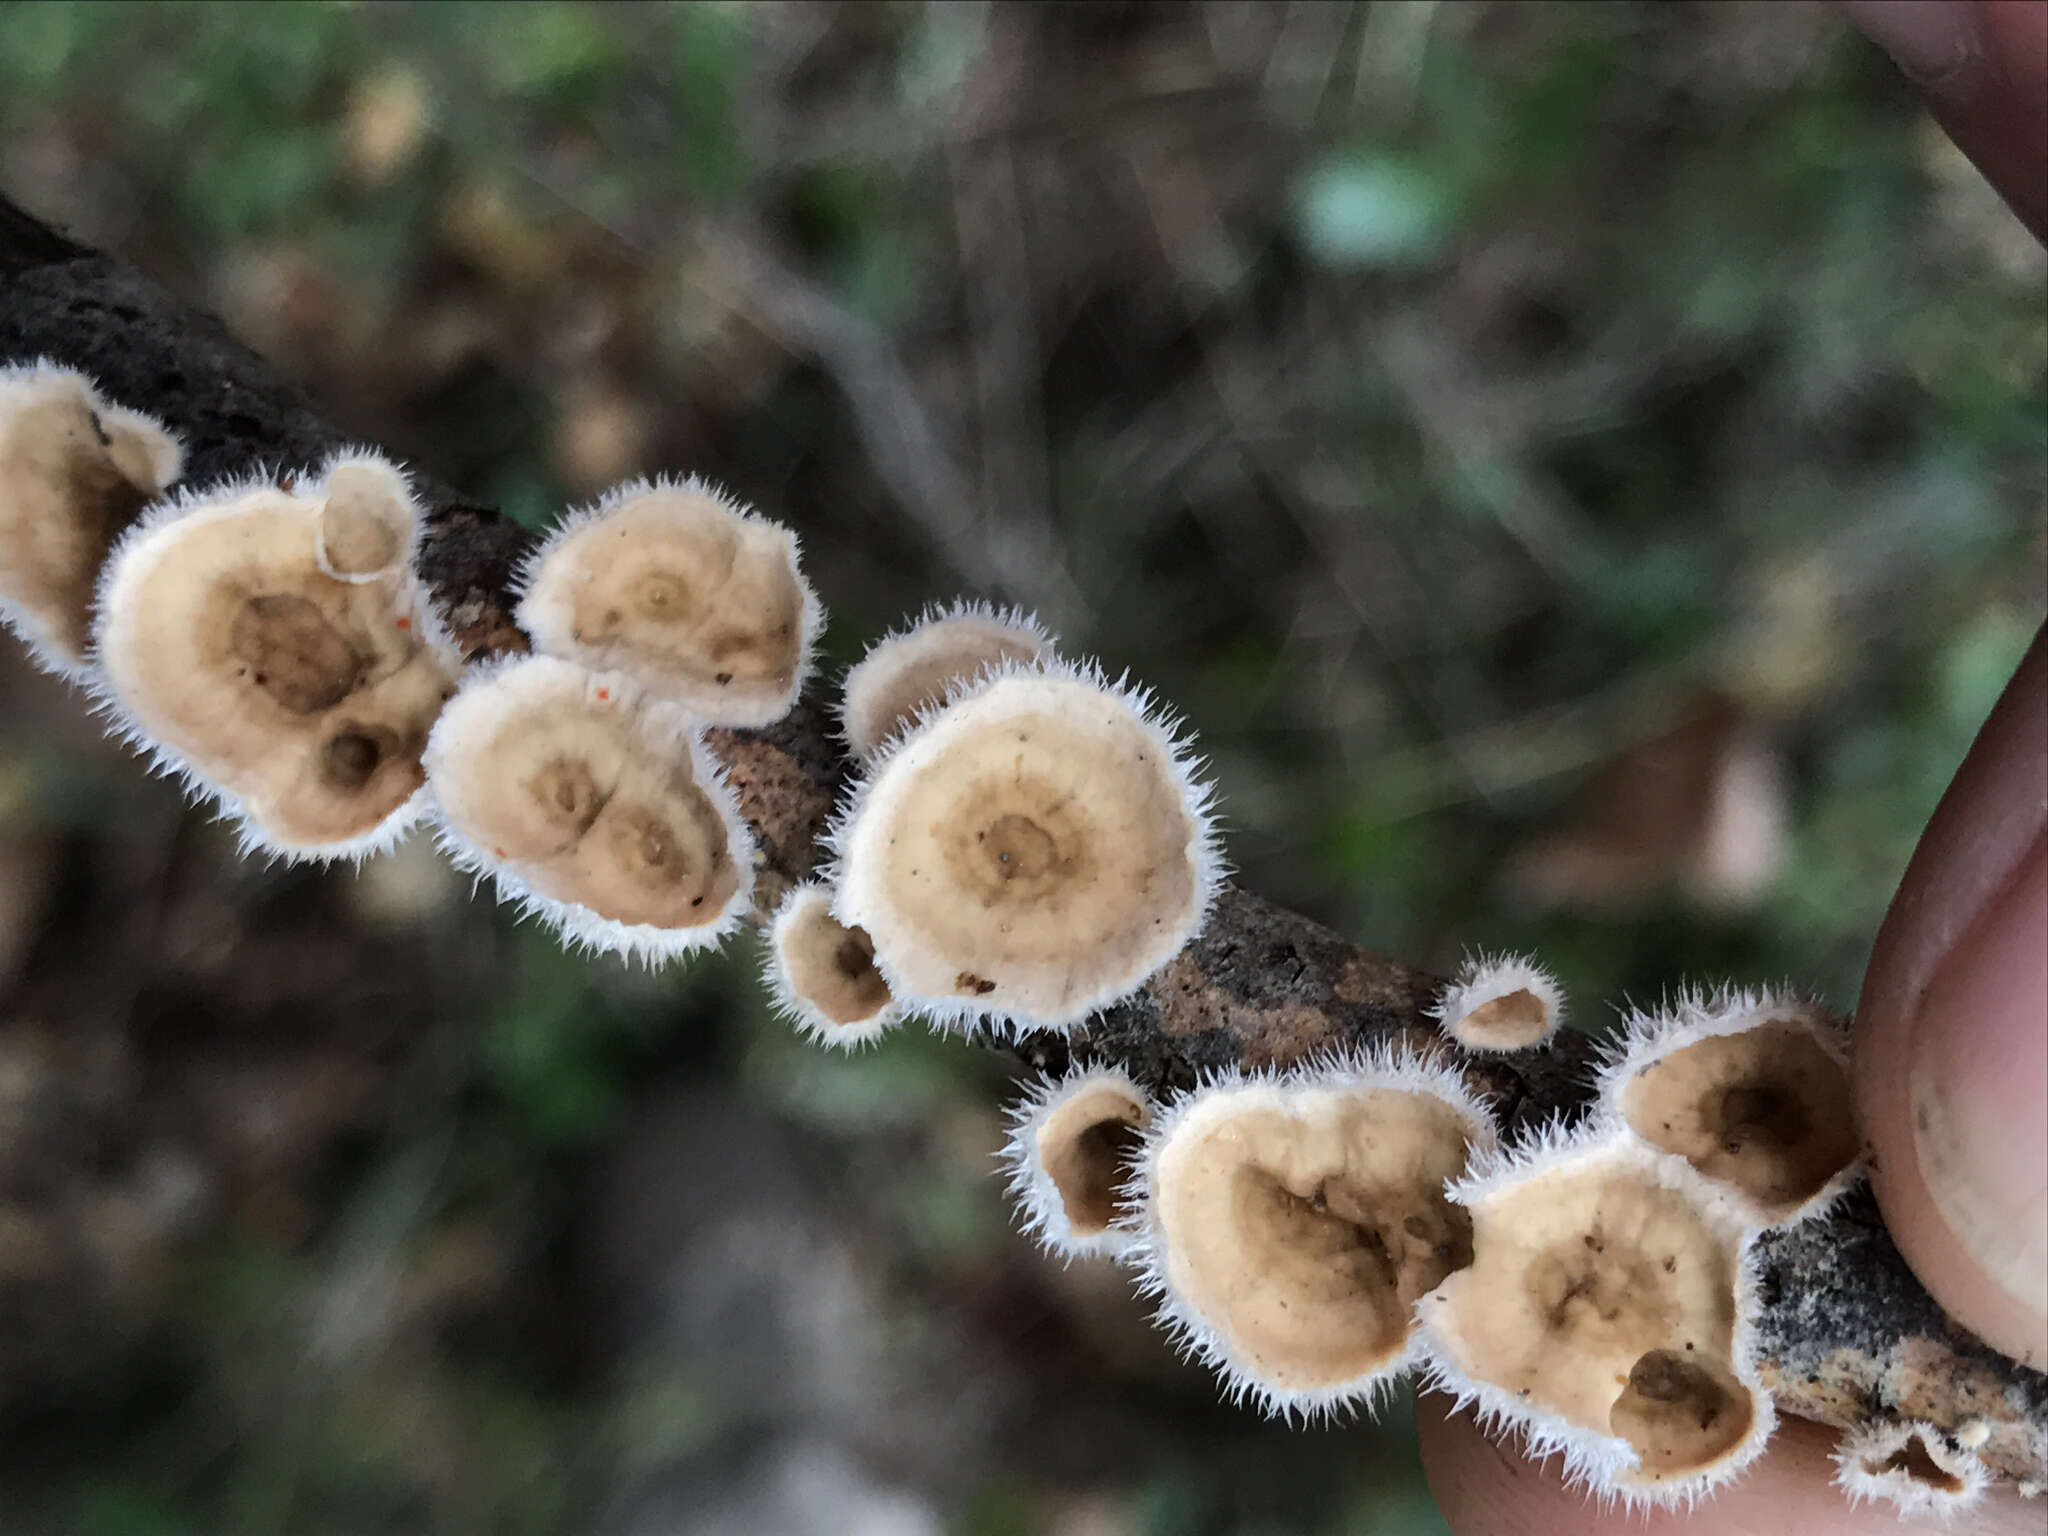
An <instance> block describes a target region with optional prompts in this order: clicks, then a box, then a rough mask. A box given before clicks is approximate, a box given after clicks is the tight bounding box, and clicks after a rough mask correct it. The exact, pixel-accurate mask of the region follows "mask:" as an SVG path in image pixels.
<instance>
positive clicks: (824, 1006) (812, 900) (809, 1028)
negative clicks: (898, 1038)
mask: <svg viewBox="0 0 2048 1536" xmlns="http://www.w3.org/2000/svg"><path fill="white" fill-rule="evenodd" d="M766 974H767V979H768V989H769V993H770V995H771V996H772V997H773V998H774V999H775V1006H776V1009H777V1011H778V1012H780V1013H781V1014H783V1016H784V1017H786V1018H788V1019H789V1020H790V1022H792V1023H793V1024H795V1025H796V1027H797V1028H798V1029H799V1030H801V1031H802V1032H803V1033H804V1034H806V1035H808V1036H810V1037H811V1038H812V1039H813V1040H816V1041H818V1042H819V1043H820V1044H823V1045H836V1046H839V1047H840V1048H841V1049H844V1050H851V1049H852V1048H853V1047H854V1046H857V1045H869V1044H872V1043H873V1042H874V1041H876V1040H879V1039H880V1038H881V1037H882V1036H883V1035H884V1034H885V1033H887V1032H888V1031H889V1030H890V1029H893V1028H894V1027H895V1026H896V1024H897V1023H898V1022H900V1020H901V1019H902V1012H901V1010H899V1009H898V1008H897V1006H896V999H895V998H893V997H891V996H890V995H889V984H888V983H887V982H886V981H884V980H883V979H882V973H881V972H880V971H878V970H876V969H875V946H874V945H873V944H872V943H870V942H869V941H868V936H867V935H866V934H865V933H863V932H861V930H860V929H858V928H848V927H845V926H844V925H842V924H841V923H840V922H839V921H838V920H837V919H835V918H834V917H833V916H832V890H831V887H829V886H826V885H823V884H820V883H818V882H815V881H813V882H812V883H810V884H808V885H800V886H797V887H796V888H795V889H794V890H792V891H791V892H790V893H789V895H788V896H786V897H784V898H783V902H782V905H781V906H780V907H779V908H777V909H776V912H775V921H774V922H773V923H771V924H770V925H769V927H768V955H767V967H766Z"/></svg>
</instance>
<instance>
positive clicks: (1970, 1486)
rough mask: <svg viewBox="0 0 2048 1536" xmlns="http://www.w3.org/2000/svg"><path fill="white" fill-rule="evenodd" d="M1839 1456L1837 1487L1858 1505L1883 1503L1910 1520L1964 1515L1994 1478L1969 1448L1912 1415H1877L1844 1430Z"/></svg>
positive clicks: (1836, 1453) (1836, 1451) (1837, 1446)
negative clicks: (1901, 1418)
mask: <svg viewBox="0 0 2048 1536" xmlns="http://www.w3.org/2000/svg"><path fill="white" fill-rule="evenodd" d="M1834 1460H1835V1486H1836V1487H1837V1488H1839V1489H1841V1490H1842V1492H1843V1493H1844V1494H1846V1495H1847V1496H1848V1499H1849V1502H1850V1503H1851V1504H1852V1505H1854V1504H1862V1503H1863V1502H1865V1501H1866V1500H1869V1501H1871V1502H1878V1501H1882V1502H1884V1503H1887V1504H1890V1505H1892V1506H1893V1507H1894V1508H1895V1509H1897V1510H1898V1512H1899V1514H1900V1516H1901V1517H1905V1518H1911V1517H1914V1516H1921V1515H1932V1516H1934V1517H1935V1518H1936V1519H1948V1518H1950V1517H1951V1516H1954V1515H1957V1514H1960V1513H1962V1511H1964V1510H1966V1509H1968V1508H1969V1507H1970V1506H1971V1505H1973V1504H1975V1503H1976V1502H1977V1501H1978V1500H1979V1499H1981V1498H1982V1497H1983V1496H1984V1490H1985V1489H1986V1488H1987V1487H1988V1486H1989V1485H1990V1481H1991V1478H1990V1474H1989V1473H1988V1472H1986V1470H1985V1468H1984V1463H1983V1462H1982V1461H1980V1460H1978V1458H1977V1457H1976V1456H1975V1455H1973V1454H1972V1453H1971V1452H1970V1451H1969V1450H1968V1449H1967V1448H1965V1447H1963V1446H1961V1445H1960V1444H1957V1443H1955V1442H1952V1441H1950V1439H1949V1438H1948V1436H1946V1435H1944V1434H1943V1433H1942V1432H1941V1431H1940V1430H1938V1429H1936V1428H1935V1427H1934V1426H1933V1425H1932V1424H1923V1423H1919V1422H1917V1421H1915V1420H1910V1419H1909V1420H1905V1421H1902V1422H1900V1421H1893V1420H1889V1419H1871V1420H1868V1421H1867V1422H1865V1423H1862V1424H1859V1425H1857V1426H1856V1427H1855V1428H1854V1429H1851V1430H1846V1431H1844V1432H1843V1435H1842V1438H1841V1441H1840V1442H1839V1443H1838V1444H1837V1445H1836V1447H1835V1456H1834Z"/></svg>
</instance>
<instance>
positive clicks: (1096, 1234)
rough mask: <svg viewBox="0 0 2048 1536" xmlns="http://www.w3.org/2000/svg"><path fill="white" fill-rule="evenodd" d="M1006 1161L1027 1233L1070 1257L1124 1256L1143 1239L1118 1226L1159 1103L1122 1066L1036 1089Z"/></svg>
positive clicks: (1023, 1104) (1020, 1112) (1020, 1114)
mask: <svg viewBox="0 0 2048 1536" xmlns="http://www.w3.org/2000/svg"><path fill="white" fill-rule="evenodd" d="M1009 1119H1010V1135H1009V1139H1008V1141H1007V1142H1005V1143H1004V1146H1003V1150H1002V1153H1001V1157H1002V1160H1003V1163H1004V1165H1005V1166H1006V1167H1007V1168H1008V1169H1009V1183H1010V1195H1011V1197H1012V1198H1013V1199H1014V1200H1015V1201H1016V1202H1017V1209H1018V1214H1019V1215H1020V1216H1021V1217H1022V1218H1023V1227H1024V1231H1025V1232H1026V1233H1027V1234H1028V1235H1029V1236H1031V1237H1032V1238H1034V1239H1036V1240H1037V1241H1038V1243H1039V1244H1040V1245H1041V1246H1042V1247H1044V1248H1045V1249H1046V1250H1047V1251H1049V1252H1051V1253H1056V1254H1059V1255H1061V1256H1062V1257H1065V1258H1076V1257H1092V1256H1094V1255H1097V1254H1114V1253H1121V1252H1123V1251H1124V1250H1125V1249H1126V1248H1128V1247H1129V1246H1130V1245H1131V1242H1132V1240H1133V1238H1134V1236H1135V1234H1134V1233H1133V1232H1132V1231H1131V1230H1130V1229H1129V1228H1128V1227H1127V1226H1124V1225H1121V1224H1120V1223H1119V1221H1118V1217H1119V1215H1120V1214H1121V1207H1122V1205H1123V1204H1124V1190H1125V1187H1126V1186H1127V1185H1129V1184H1130V1183H1131V1182H1132V1175H1133V1174H1134V1173H1135V1172H1136V1168H1137V1158H1138V1153H1139V1149H1140V1147H1141V1146H1142V1145H1143V1139H1144V1133H1145V1128H1146V1127H1147V1126H1148V1125H1150V1124H1151V1123H1152V1099H1151V1095H1149V1094H1147V1093H1146V1092H1145V1090H1144V1089H1142V1088H1140V1087H1139V1086H1138V1085H1137V1084H1136V1083H1134V1082H1132V1081H1131V1079H1130V1077H1129V1076H1128V1075H1127V1074H1125V1073H1123V1072H1121V1071H1118V1070H1117V1069H1116V1068H1114V1067H1091V1068H1085V1069H1081V1070H1078V1071H1073V1072H1069V1073H1068V1074H1067V1075H1066V1076H1065V1077H1058V1078H1045V1079H1043V1080H1041V1081H1040V1082H1038V1083H1037V1084H1035V1085H1034V1086H1033V1087H1032V1088H1031V1089H1030V1090H1029V1091H1028V1092H1027V1093H1026V1094H1025V1095H1024V1098H1023V1099H1022V1100H1021V1101H1020V1102H1018V1103H1017V1104H1016V1105H1015V1106H1013V1107H1012V1108H1011V1110H1010V1116H1009Z"/></svg>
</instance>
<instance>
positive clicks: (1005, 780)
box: [828, 660, 1222, 1029]
mask: <svg viewBox="0 0 2048 1536" xmlns="http://www.w3.org/2000/svg"><path fill="white" fill-rule="evenodd" d="M949 698H950V702H949V703H948V704H947V705H946V707H945V708H944V709H943V710H940V711H938V712H936V713H932V714H928V715H927V716H926V717H925V718H924V719H923V721H922V723H920V724H919V725H918V726H917V727H916V729H914V730H913V731H911V732H909V733H907V734H905V735H902V736H898V737H896V738H895V739H894V740H893V741H891V742H890V743H889V744H888V745H887V746H886V747H885V748H884V749H883V750H882V751H880V752H878V753H877V754H875V756H874V757H873V758H872V759H871V760H870V761H869V763H868V765H867V771H866V774H865V776H864V777H863V778H862V779H861V780H860V782H859V783H858V784H857V785H856V786H855V788H854V790H853V793H852V795H851V797H850V798H849V800H848V802H847V803H846V805H845V806H844V807H842V809H841V811H840V813H839V815H838V816H837V817H836V818H835V820H834V822H833V825H832V828H831V830H830V832H829V833H828V838H829V840H830V843H831V846H832V849H833V852H834V854H835V855H836V860H837V862H836V868H837V872H838V877H837V879H838V895H837V896H836V897H835V898H834V900H833V904H832V914H833V916H835V917H837V918H838V919H839V920H840V921H841V922H842V923H847V924H858V925H859V926H860V927H862V928H864V929H866V930H867V933H868V936H869V937H870V938H872V939H873V940H874V943H875V963H876V964H877V965H879V966H880V967H881V968H882V974H883V975H884V976H885V977H887V978H888V981H889V990H890V991H892V992H894V993H895V994H896V997H897V999H898V1000H899V1001H900V1002H902V1003H903V1005H904V1006H905V1007H906V1008H911V1009H915V1010H918V1011H921V1012H923V1013H925V1014H927V1015H928V1016H930V1017H931V1018H932V1019H933V1020H934V1021H936V1022H941V1023H945V1022H963V1021H969V1020H977V1019H979V1020H987V1021H990V1022H994V1023H998V1024H1004V1025H1008V1026H1010V1027H1013V1028H1030V1029H1064V1028H1068V1027H1070V1026H1071V1025H1073V1024H1075V1023H1078V1022H1079V1021H1080V1020H1082V1019H1085V1018H1086V1017H1088V1015H1089V1014H1091V1013H1093V1012H1095V1011H1096V1010H1097V1009H1099V1008H1103V1007H1106V1006H1108V1005H1109V1004H1110V1003H1113V1002H1115V1001H1117V999H1119V998H1122V997H1125V996H1128V995H1129V994H1130V993H1131V992H1133V991H1135V990H1136V989H1137V988H1138V987H1140V986H1142V985H1143V984H1144V982H1145V980H1146V978H1147V977H1149V976H1151V974H1152V973H1153V972H1154V971H1156V970H1158V969H1159V967H1160V966H1162V965H1164V964H1165V963H1166V962H1167V961H1168V960H1170V959H1172V958H1173V956H1174V955H1175V954H1176V953H1178V952H1179V950H1180V948H1181V947H1182V946H1183V945H1184V944H1186V943H1187V942H1188V941H1189V940H1190V939H1191V938H1193V937H1194V936H1195V934H1196V933H1197V932H1198V931H1199V930H1200V928H1201V925H1202V922H1203V920H1204V919H1205V918H1206V917H1207V916H1208V913H1209V907H1210V904H1211V902H1212V900H1213V899H1214V896H1215V891H1216V887H1217V885H1218V883H1219V882H1220V880H1221V878H1222V869H1221V859H1220V857H1219V855H1218V852H1217V847H1216V834H1215V829H1214V824H1213V820H1212V817H1211V814H1210V808H1209V801H1210V790H1209V787H1208V786H1207V785H1206V784H1203V783H1200V782H1198V781H1197V780H1196V779H1195V777H1194V764H1193V763H1192V762H1191V761H1190V760H1189V757H1188V754H1187V749H1186V747H1185V746H1184V745H1183V744H1182V743H1181V742H1180V741H1178V740H1177V739H1176V738H1175V736H1174V734H1173V731H1172V729H1171V727H1170V726H1169V725H1168V724H1166V723H1165V722H1163V721H1162V720H1161V719H1160V718H1159V717H1158V716H1157V715H1156V714H1155V713H1154V712H1153V711H1152V709H1151V707H1150V702H1149V700H1148V699H1147V697H1146V696H1145V695H1144V694H1143V693H1141V692H1139V691H1137V690H1135V689H1133V688H1131V687H1128V686H1126V685H1124V684H1121V683H1119V684H1111V683H1109V682H1107V681H1106V680H1105V679H1104V678H1103V677H1102V674H1101V673H1100V671H1099V670H1096V669H1092V668H1091V669H1088V670H1083V669H1081V668H1078V667H1074V666H1072V665H1069V664H1068V663H1065V662H1061V661H1057V660H1048V661H1046V662H1044V663H1042V664H1040V665H1038V666H1036V667H1019V666H1017V665H1016V664H1014V663H1006V664H1005V665H1004V667H1003V668H1001V669H1000V670H997V671H994V672H987V673H983V674H982V676H981V677H979V678H978V679H976V680H975V681H973V682H971V683H967V684H963V685H960V686H958V687H956V688H955V690H954V691H953V693H952V694H951V695H949Z"/></svg>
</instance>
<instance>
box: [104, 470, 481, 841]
mask: <svg viewBox="0 0 2048 1536" xmlns="http://www.w3.org/2000/svg"><path fill="white" fill-rule="evenodd" d="M337 499H338V500H340V501H342V502H343V503H345V504H348V505H353V504H355V503H357V502H362V501H368V502H372V503H376V504H378V505H379V508H380V515H381V516H383V517H385V518H387V519H390V520H394V521H403V522H405V523H406V524H407V525H408V526H410V524H412V523H413V522H416V520H417V509H416V508H415V507H414V505H413V502H412V497H411V493H410V491H409V490H408V488H407V485H406V481H405V478H404V476H403V475H401V474H400V473H399V472H398V471H397V470H395V469H393V468H391V467H390V466H389V465H388V464H386V463H385V462H384V461H382V460H380V459H377V458H375V457H374V456H372V455H368V454H345V455H342V456H340V457H338V458H336V459H334V460H332V461H331V462H330V463H329V464H328V465H327V466H326V467H325V468H324V469H323V470H322V472H321V474H320V476H319V478H317V479H316V480H314V481H312V482H310V483H302V484H301V485H300V486H298V487H297V488H296V489H293V490H286V489H284V488H283V487H281V486H278V485H275V484H272V483H270V482H269V481H267V480H253V481H242V482H236V483H231V484H228V485H224V486H220V487H217V488H215V489H213V490H209V491H205V492H202V493H197V494H188V495H184V496H180V497H178V498H177V499H176V500H174V501H171V502H165V503H159V504H158V505H157V506H156V507H155V508H153V509H152V510H151V511H150V512H149V513H148V514H147V515H146V516H145V517H144V518H143V520H142V521H141V522H139V523H137V524H136V525H135V526H134V527H133V528H132V529H130V530H129V532H128V533H127V535H126V536H124V537H123V538H122V539H121V541H120V543H119V544H118V545H116V547H115V549H114V552H113V554H112V555H111V556H109V558H108V560H107V564H106V569H105V570H104V571H103V572H102V574H101V579H100V588H99V609H98V616H97V624H96V634H95V640H96V658H97V660H98V662H99V664H100V668H101V671H102V673H103V674H104V675H103V679H102V682H101V687H102V690H103V694H104V701H105V703H106V704H107V706H108V708H109V710H110V712H111V713H112V714H113V715H114V717H115V718H116V719H117V720H118V721H119V722H120V724H121V725H122V726H123V727H124V728H125V731H126V734H127V735H128V736H129V737H131V738H132V739H133V740H135V741H136V742H137V743H139V744H140V745H142V746H144V747H147V748H149V749H151V750H152V751H153V752H154V754H155V757H156V761H157V763H158V765H159V766H160V767H164V768H167V769H169V770H172V771H175V772H178V773H180V774H182V775H183V776H184V778H185V779H186V781H187V783H188V785H191V786H193V787H196V788H201V789H205V790H210V791H212V792H213V793H214V794H216V795H217V796H218V797H219V798H220V799H221V801H222V802H223V804H224V805H225V806H226V807H227V808H228V809H229V810H230V811H232V812H235V813H237V814H238V815H239V816H240V818H241V821H242V826H243V837H244V840H245V842H246V843H247V844H248V845H250V846H253V847H260V848H264V849H267V850H269V851H271V852H273V853H275V854H278V855H280V856H282V857H285V858H289V859H321V858H336V857H360V856H361V855H363V854H366V853H370V852H373V851H375V850H376V849H378V848H381V847H385V846H388V845H389V844H390V843H391V842H393V841H394V840H396V838H397V837H398V836H400V835H401V834H402V833H403V832H404V831H405V829H406V828H407V827H408V826H409V825H410V824H411V823H412V821H413V820H414V819H415V817H416V815H417V813H418V811H419V810H420V809H421V808H422V797H421V795H420V790H421V787H422V784H423V783H424V779H425V773H424V770H423V769H422V768H421V766H420V753H421V750H422V749H423V748H424V747H425V745H426V740H427V732H428V731H429V729H430V728H431V727H432V725H433V723H434V720H435V717H436V716H437V715H439V714H440V712H441V706H442V704H443V702H444V701H445V700H446V699H447V697H448V695H449V694H450V693H451V692H453V690H454V677H455V670H456V659H455V656H454V654H453V652H452V650H451V648H450V647H449V645H448V643H447V641H446V640H445V638H444V637H443V636H442V633H441V628H440V624H439V621H438V619H437V618H436V616H435V613H434V609H433V605H432V603H431V602H430V601H429V600H428V598H427V596H426V593H425V592H424V590H423V589H422V587H421V585H420V583H419V582H418V580H417V579H416V578H415V576H414V574H413V571H412V569H411V566H410V564H409V563H408V562H407V561H405V560H394V561H392V562H389V563H387V564H386V565H385V566H384V567H382V568H381V569H379V570H377V571H371V572H363V573H360V577H359V579H350V580H342V579H337V578H336V577H334V576H332V575H330V574H328V570H327V569H326V567H325V564H324V562H323V556H322V547H323V539H324V537H325V534H326V531H327V528H328V519H327V509H328V506H329V504H330V502H331V501H333V500H337Z"/></svg>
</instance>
